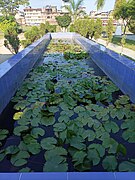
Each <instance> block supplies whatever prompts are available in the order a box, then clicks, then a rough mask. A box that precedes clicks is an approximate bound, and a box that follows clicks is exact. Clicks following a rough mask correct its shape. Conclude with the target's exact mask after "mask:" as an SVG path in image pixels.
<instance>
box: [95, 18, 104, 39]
mask: <svg viewBox="0 0 135 180" xmlns="http://www.w3.org/2000/svg"><path fill="white" fill-rule="evenodd" d="M101 33H102V21H101V19H97V20H96V21H95V25H94V39H98V38H100V36H101Z"/></svg>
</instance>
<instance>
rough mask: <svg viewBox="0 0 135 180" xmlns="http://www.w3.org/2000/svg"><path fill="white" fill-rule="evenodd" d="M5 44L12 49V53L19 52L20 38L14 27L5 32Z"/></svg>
mask: <svg viewBox="0 0 135 180" xmlns="http://www.w3.org/2000/svg"><path fill="white" fill-rule="evenodd" d="M4 38H5V40H4V46H5V47H6V48H7V49H9V50H10V52H11V53H12V54H17V53H18V51H19V48H20V40H19V37H18V34H17V31H16V30H15V28H14V27H12V26H11V27H9V28H8V29H7V30H6V31H5V32H4Z"/></svg>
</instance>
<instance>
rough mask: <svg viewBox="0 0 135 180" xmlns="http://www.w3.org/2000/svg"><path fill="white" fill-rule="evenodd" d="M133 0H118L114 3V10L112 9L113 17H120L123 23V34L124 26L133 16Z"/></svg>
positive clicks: (125, 26)
mask: <svg viewBox="0 0 135 180" xmlns="http://www.w3.org/2000/svg"><path fill="white" fill-rule="evenodd" d="M133 3H134V2H133V1H132V0H131V1H126V0H121V1H120V0H119V3H118V2H117V3H116V6H115V10H114V17H115V18H116V19H122V20H123V24H124V32H123V34H125V33H126V28H127V26H128V24H129V22H130V20H131V19H132V18H133V16H134V13H135V12H134V13H133V9H135V7H134V4H133Z"/></svg>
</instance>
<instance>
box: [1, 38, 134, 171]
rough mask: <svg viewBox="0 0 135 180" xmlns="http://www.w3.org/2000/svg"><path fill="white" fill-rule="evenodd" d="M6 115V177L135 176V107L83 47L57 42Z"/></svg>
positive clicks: (3, 154)
mask: <svg viewBox="0 0 135 180" xmlns="http://www.w3.org/2000/svg"><path fill="white" fill-rule="evenodd" d="M43 56H44V61H43V63H42V64H41V65H40V66H38V67H37V68H34V69H33V70H32V71H31V72H30V73H29V75H28V77H27V78H26V79H25V81H24V83H23V85H22V86H21V88H20V89H19V90H18V91H17V93H16V95H15V96H14V98H13V99H12V101H11V102H10V103H9V105H8V106H7V108H6V109H5V110H4V112H3V113H2V115H1V116H0V172H19V171H21V172H31V171H32V172H33V171H34V172H43V171H45V172H57V171H59V172H66V171H69V172H73V171H79V172H81V171H98V172H99V171H135V153H134V151H133V149H135V105H134V104H131V103H130V101H129V97H128V96H126V95H122V93H121V92H120V91H119V89H118V88H117V87H116V86H115V85H114V84H113V83H112V82H111V81H110V80H109V79H108V78H107V77H106V76H105V74H104V73H103V72H102V71H101V70H100V69H99V68H98V67H97V66H96V64H94V62H93V61H92V60H91V59H90V57H89V56H88V54H87V53H86V52H84V51H83V50H82V49H81V48H80V47H79V46H78V45H76V44H71V42H68V41H52V42H51V43H50V45H49V47H48V50H47V52H45V53H44V55H43Z"/></svg>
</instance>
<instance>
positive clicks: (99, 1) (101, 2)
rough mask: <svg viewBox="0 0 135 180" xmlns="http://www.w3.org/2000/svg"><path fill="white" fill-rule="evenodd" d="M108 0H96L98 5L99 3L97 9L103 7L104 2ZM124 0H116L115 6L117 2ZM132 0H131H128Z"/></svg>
mask: <svg viewBox="0 0 135 180" xmlns="http://www.w3.org/2000/svg"><path fill="white" fill-rule="evenodd" d="M105 1H106V0H96V5H97V10H99V9H101V8H103V6H104V4H105ZM121 1H122V0H115V4H114V8H115V6H116V4H117V3H119V2H121ZM127 1H130V0H127Z"/></svg>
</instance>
